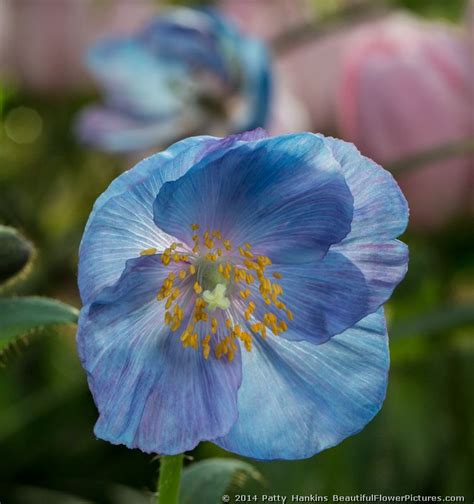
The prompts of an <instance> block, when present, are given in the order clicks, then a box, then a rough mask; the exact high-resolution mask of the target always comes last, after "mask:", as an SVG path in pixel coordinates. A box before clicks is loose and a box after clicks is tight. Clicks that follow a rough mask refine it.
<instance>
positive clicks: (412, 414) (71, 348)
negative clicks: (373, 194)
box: [0, 0, 474, 504]
mask: <svg viewBox="0 0 474 504" xmlns="http://www.w3.org/2000/svg"><path fill="white" fill-rule="evenodd" d="M3 1H5V0H0V2H3ZM31 1H34V0H31ZM174 3H183V2H174ZM315 3H317V4H323V3H324V2H315ZM337 4H338V2H329V1H328V2H326V5H324V7H325V8H327V9H329V10H331V9H337V7H338V5H337ZM392 4H394V5H395V4H399V5H400V6H403V7H406V8H409V9H412V10H414V11H416V12H417V13H419V14H421V15H423V16H427V17H435V18H443V19H448V20H450V21H452V22H459V21H460V19H461V16H462V15H463V13H464V12H465V7H466V4H465V2H463V1H461V0H449V1H447V0H399V1H398V2H396V1H395V0H394V1H393V2H392ZM90 98H91V95H90V94H88V93H86V94H84V93H70V94H61V95H59V94H57V95H53V96H51V95H50V96H46V95H44V94H42V93H35V92H34V91H31V90H29V91H28V90H26V89H24V88H22V87H21V86H18V85H15V84H13V83H12V82H9V81H6V80H5V81H0V223H2V224H6V225H11V226H14V227H16V228H18V229H19V230H21V231H22V232H23V233H24V235H25V236H27V237H28V239H30V240H31V241H32V242H33V243H34V244H35V246H36V249H37V255H36V258H35V264H34V268H33V269H32V272H31V273H30V275H29V276H28V277H27V278H26V279H25V280H23V281H22V282H19V283H17V284H15V285H14V286H13V287H10V290H9V291H8V294H40V295H48V296H52V297H55V298H58V299H61V300H63V301H65V302H68V303H70V304H72V305H74V306H77V307H80V301H79V297H78V292H77V287H76V268H77V250H78V245H79V241H80V238H81V235H82V231H83V228H84V224H85V222H86V219H87V217H88V214H89V212H90V209H91V206H92V204H93V202H94V200H95V199H96V198H97V196H98V195H99V194H100V193H101V192H102V191H103V190H104V189H105V187H106V186H107V185H108V184H109V182H110V181H111V180H112V179H113V178H114V177H115V176H117V175H118V174H119V173H120V172H121V171H123V169H124V168H126V167H129V166H132V165H133V164H134V162H135V160H134V159H132V158H127V157H124V156H112V155H106V154H101V153H98V152H94V151H90V150H87V149H85V148H84V147H83V146H81V145H79V144H78V143H77V142H76V140H75V138H74V136H73V134H72V131H71V124H72V122H73V118H74V116H75V114H76V113H77V111H78V110H79V109H80V107H81V106H82V105H83V104H84V103H86V102H88V101H89V100H90ZM472 231H473V226H472V221H469V220H468V219H467V217H466V219H465V220H463V219H459V220H456V221H453V222H451V223H450V224H449V225H448V226H445V227H443V229H441V230H437V231H436V232H431V233H429V234H423V233H415V232H412V231H410V230H409V231H408V232H407V233H406V235H405V236H404V237H403V239H404V241H406V242H407V243H408V244H409V246H410V255H411V262H410V268H409V273H408V276H407V278H406V279H405V281H404V282H403V283H402V284H401V285H400V286H399V288H398V289H397V290H396V293H395V295H394V296H393V298H392V300H391V301H390V302H389V304H388V307H387V314H388V319H389V327H390V334H391V336H392V339H391V358H392V366H391V373H390V381H389V387H388V395H387V399H386V402H385V405H384V407H383V409H382V411H381V413H380V414H379V415H378V416H377V417H376V418H375V419H374V420H373V421H372V422H371V423H370V424H369V425H368V426H367V428H366V429H365V430H364V431H363V432H362V433H361V434H359V435H357V436H355V437H352V438H349V439H347V440H345V441H344V442H342V443H341V444H340V445H339V446H337V447H335V448H332V449H330V450H328V451H326V452H323V453H321V454H319V455H317V456H315V457H313V458H312V459H309V460H304V461H298V462H271V463H258V462H257V463H255V466H256V467H257V468H258V470H259V471H260V472H261V474H262V475H263V477H264V481H263V487H260V488H259V489H258V488H257V491H260V492H263V493H279V494H283V495H291V494H311V493H318V494H321V495H324V494H327V495H331V494H347V495H352V494H354V495H355V494H359V493H382V494H407V493H415V494H423V495H450V494H456V495H464V496H466V499H467V502H471V501H472V499H473V498H474V394H473V390H474V332H473V325H472V324H473V314H472V303H473V300H474V287H473V284H472V280H473V277H474V257H473V250H474V233H473V232H472ZM0 411H1V414H0V453H1V454H2V456H1V457H0V501H1V502H2V504H7V503H8V504H13V503H27V504H28V503H30V502H31V503H37V502H48V503H49V502H65V503H68V502H71V503H73V502H76V500H75V499H77V501H78V502H80V501H81V500H80V499H82V500H84V501H88V502H99V503H119V504H120V503H121V502H123V503H125V502H127V503H129V502H130V503H132V502H133V498H134V497H133V493H131V494H128V493H127V492H126V491H125V490H123V489H122V486H126V487H130V488H133V489H138V490H145V491H147V490H151V491H153V490H154V488H155V484H156V473H157V470H158V462H157V461H156V460H153V459H152V458H151V457H150V456H148V455H145V454H143V453H140V452H139V451H136V450H133V451H131V450H128V449H126V448H124V447H121V446H112V445H110V444H108V443H106V442H103V441H99V440H96V439H95V438H94V436H93V432H92V429H93V425H94V423H95V420H96V416H97V413H96V410H95V407H94V404H93V401H92V397H91V395H90V393H89V390H88V388H87V384H86V378H85V373H84V372H83V370H82V368H81V366H80V364H79V361H78V357H77V353H76V349H75V334H74V328H65V329H61V328H58V329H54V330H51V329H50V330H48V331H43V332H40V333H35V334H33V335H30V336H29V337H27V338H26V339H25V340H24V341H23V342H21V343H19V344H18V345H16V346H15V347H13V348H10V349H9V350H8V351H7V352H6V353H5V354H4V355H3V356H2V367H1V368H0ZM190 455H192V457H194V458H195V459H196V460H200V459H203V458H207V457H211V456H216V455H218V456H224V457H225V456H229V454H226V453H225V452H223V451H222V450H220V449H218V448H217V447H215V446H213V445H211V444H202V445H200V446H199V447H198V448H197V449H196V450H195V451H194V452H193V453H191V454H190ZM249 489H250V490H249V491H253V489H254V487H249ZM50 492H52V493H50ZM66 495H71V496H75V497H74V498H73V497H67V496H66Z"/></svg>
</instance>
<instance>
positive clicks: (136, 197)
mask: <svg viewBox="0 0 474 504" xmlns="http://www.w3.org/2000/svg"><path fill="white" fill-rule="evenodd" d="M264 134H265V133H264V132H263V130H258V131H255V132H249V133H246V134H244V135H235V136H232V137H228V138H223V139H222V138H214V137H205V136H202V137H194V138H188V139H186V140H182V141H181V142H177V143H176V144H174V145H172V146H171V147H170V148H169V149H167V150H166V151H164V152H161V153H159V154H155V155H154V156H151V157H149V158H147V159H145V160H144V161H142V162H141V163H139V164H138V165H137V166H135V167H134V168H132V169H131V170H129V171H127V172H125V173H123V174H122V175H120V176H119V177H118V178H116V179H115V180H114V181H113V182H112V183H111V184H110V186H109V187H108V188H107V189H106V191H105V192H104V193H103V194H102V195H101V196H100V197H99V198H98V199H97V201H96V202H95V204H94V208H93V210H92V212H91V215H90V216H89V220H88V222H87V225H86V229H85V231H84V236H83V238H82V241H81V247H80V250H79V280H78V281H79V290H80V293H81V298H82V302H83V303H84V304H88V303H90V302H91V301H92V300H93V298H94V296H95V295H96V294H97V293H98V292H100V291H101V290H102V289H103V288H104V287H105V286H107V285H111V284H113V283H114V282H116V281H117V280H118V278H119V277H120V274H121V273H122V271H123V268H124V266H125V261H126V260H127V259H130V258H132V257H137V256H138V255H139V254H140V251H141V250H143V249H147V248H152V247H155V248H157V249H159V250H161V249H163V248H164V247H167V246H168V245H169V244H170V243H171V242H172V241H173V240H172V237H170V236H168V235H167V234H166V233H164V232H163V231H162V230H160V229H158V228H157V227H156V226H155V224H154V222H153V201H154V200H155V198H156V195H157V194H158V191H159V189H160V187H161V186H162V184H163V183H164V182H166V181H168V180H173V179H175V178H177V177H180V176H181V175H183V174H184V173H185V172H186V171H187V170H188V169H189V168H191V167H192V166H193V165H194V164H196V163H198V162H199V161H200V160H201V159H202V158H203V157H204V156H207V157H209V158H213V157H218V156H220V155H221V154H222V150H221V149H226V150H227V149H231V148H232V147H233V146H234V145H240V142H241V141H246V140H247V139H253V138H254V137H257V138H259V137H261V136H262V135H264Z"/></svg>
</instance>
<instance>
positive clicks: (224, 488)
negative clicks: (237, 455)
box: [180, 458, 262, 504]
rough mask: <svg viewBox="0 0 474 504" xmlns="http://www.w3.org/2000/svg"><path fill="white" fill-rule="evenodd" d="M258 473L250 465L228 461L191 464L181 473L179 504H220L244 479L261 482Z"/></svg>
mask: <svg viewBox="0 0 474 504" xmlns="http://www.w3.org/2000/svg"><path fill="white" fill-rule="evenodd" d="M261 479H262V478H261V475H260V473H259V472H258V471H257V470H256V469H255V468H254V467H253V466H251V465H250V464H249V463H247V462H243V461H242V460H236V459H228V458H211V459H208V460H203V461H202V462H198V463H196V464H192V465H191V466H189V467H188V468H186V469H185V470H184V471H183V477H182V480H181V497H180V504H201V503H203V502H205V503H206V504H219V503H222V496H223V495H227V494H230V493H232V492H233V491H234V490H237V489H238V488H240V487H241V486H243V485H244V484H245V482H246V481H247V480H255V481H261Z"/></svg>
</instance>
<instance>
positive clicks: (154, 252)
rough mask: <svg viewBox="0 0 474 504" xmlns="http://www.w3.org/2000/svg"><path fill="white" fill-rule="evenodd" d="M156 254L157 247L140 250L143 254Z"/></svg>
mask: <svg viewBox="0 0 474 504" xmlns="http://www.w3.org/2000/svg"><path fill="white" fill-rule="evenodd" d="M154 254H156V248H148V249H145V250H142V251H141V252H140V255H141V256H146V255H154Z"/></svg>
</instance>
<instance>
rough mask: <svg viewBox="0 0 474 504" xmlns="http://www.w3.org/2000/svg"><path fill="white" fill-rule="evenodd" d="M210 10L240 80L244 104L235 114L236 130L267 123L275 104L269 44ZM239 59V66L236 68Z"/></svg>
mask: <svg viewBox="0 0 474 504" xmlns="http://www.w3.org/2000/svg"><path fill="white" fill-rule="evenodd" d="M207 14H208V15H209V16H210V17H212V18H213V19H214V25H215V30H216V31H218V32H220V37H221V41H220V49H221V50H222V47H225V48H226V51H227V58H228V60H229V61H230V63H231V65H230V66H231V70H233V73H234V74H235V73H236V71H238V75H237V76H235V75H234V79H235V80H240V81H241V83H240V86H239V94H240V97H241V104H240V106H239V107H237V110H236V111H235V112H234V114H233V116H232V123H233V126H232V128H233V130H234V131H246V130H251V129H254V128H257V127H261V126H265V125H266V124H267V122H268V118H269V113H270V104H271V91H272V89H271V88H272V78H271V61H270V55H269V52H268V50H267V48H266V47H265V46H264V45H263V44H262V43H261V41H260V40H258V39H256V38H253V37H249V36H243V35H242V34H241V33H239V32H238V31H237V30H235V29H234V27H233V26H231V25H229V23H227V22H226V21H225V20H224V19H223V18H222V17H221V16H219V15H218V14H216V12H215V11H213V10H212V9H208V10H207ZM234 61H238V65H235V66H236V67H238V68H237V69H236V68H232V66H234V65H233V63H234Z"/></svg>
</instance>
